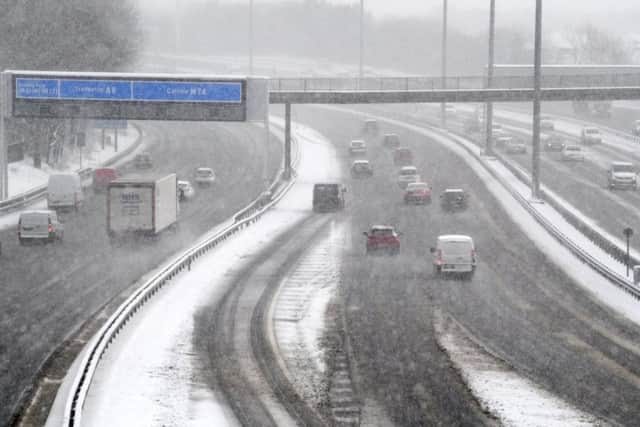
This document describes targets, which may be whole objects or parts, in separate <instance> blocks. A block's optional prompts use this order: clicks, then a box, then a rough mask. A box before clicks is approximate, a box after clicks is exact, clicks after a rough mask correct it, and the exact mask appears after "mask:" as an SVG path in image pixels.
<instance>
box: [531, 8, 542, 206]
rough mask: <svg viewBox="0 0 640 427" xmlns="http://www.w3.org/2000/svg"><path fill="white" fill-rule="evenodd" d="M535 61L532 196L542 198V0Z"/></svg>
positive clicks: (538, 9)
mask: <svg viewBox="0 0 640 427" xmlns="http://www.w3.org/2000/svg"><path fill="white" fill-rule="evenodd" d="M533 56H534V61H533V140H532V142H531V145H532V150H531V152H532V154H531V156H532V159H531V198H532V199H534V200H538V199H539V198H540V84H541V78H540V71H541V66H542V0H536V32H535V46H534V55H533Z"/></svg>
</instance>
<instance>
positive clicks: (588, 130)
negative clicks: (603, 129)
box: [584, 128, 600, 135]
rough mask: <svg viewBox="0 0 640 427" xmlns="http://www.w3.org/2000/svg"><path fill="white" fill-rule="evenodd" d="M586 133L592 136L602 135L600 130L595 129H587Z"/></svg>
mask: <svg viewBox="0 0 640 427" xmlns="http://www.w3.org/2000/svg"><path fill="white" fill-rule="evenodd" d="M584 132H585V133H589V134H592V135H596V134H599V133H600V131H599V130H598V129H593V128H587V129H585V131H584Z"/></svg>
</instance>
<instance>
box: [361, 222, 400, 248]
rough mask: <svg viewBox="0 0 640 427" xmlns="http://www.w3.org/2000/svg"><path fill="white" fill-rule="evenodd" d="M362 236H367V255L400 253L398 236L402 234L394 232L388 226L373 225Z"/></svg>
mask: <svg viewBox="0 0 640 427" xmlns="http://www.w3.org/2000/svg"><path fill="white" fill-rule="evenodd" d="M362 234H364V235H365V236H367V246H366V248H367V254H372V253H380V252H383V253H387V254H389V255H397V254H398V253H399V252H400V239H399V236H401V235H402V233H398V232H396V231H395V230H394V228H393V227H392V226H390V225H374V226H372V227H371V230H369V231H368V232H367V231H365V232H363V233H362Z"/></svg>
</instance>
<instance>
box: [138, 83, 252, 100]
mask: <svg viewBox="0 0 640 427" xmlns="http://www.w3.org/2000/svg"><path fill="white" fill-rule="evenodd" d="M133 99H134V100H136V101H181V102H235V103H239V102H242V84H241V83H240V82H212V83H209V82H153V81H137V82H133Z"/></svg>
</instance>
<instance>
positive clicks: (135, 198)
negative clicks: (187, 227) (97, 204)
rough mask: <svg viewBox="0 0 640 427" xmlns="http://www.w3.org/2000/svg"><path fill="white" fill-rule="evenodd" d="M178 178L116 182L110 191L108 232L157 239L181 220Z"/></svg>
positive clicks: (117, 180)
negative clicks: (160, 233) (149, 236)
mask: <svg viewBox="0 0 640 427" xmlns="http://www.w3.org/2000/svg"><path fill="white" fill-rule="evenodd" d="M177 185H178V182H177V177H176V174H170V175H167V176H164V177H162V178H157V179H116V180H114V181H111V182H110V183H109V185H108V190H107V232H108V234H109V235H110V236H112V237H115V236H121V235H125V234H142V235H156V234H158V233H159V232H161V231H162V230H164V229H166V228H168V227H170V226H172V225H174V224H175V223H176V221H177V220H178V209H179V206H178V191H177Z"/></svg>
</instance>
